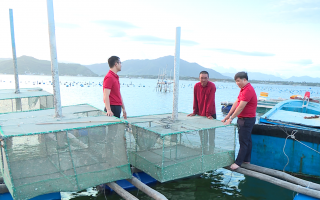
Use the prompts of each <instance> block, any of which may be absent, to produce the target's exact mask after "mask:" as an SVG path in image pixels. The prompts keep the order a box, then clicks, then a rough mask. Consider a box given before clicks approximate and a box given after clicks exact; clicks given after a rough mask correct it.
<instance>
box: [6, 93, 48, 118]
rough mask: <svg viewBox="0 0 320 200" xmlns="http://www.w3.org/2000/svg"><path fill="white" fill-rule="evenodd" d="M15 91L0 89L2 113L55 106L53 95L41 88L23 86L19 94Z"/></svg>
mask: <svg viewBox="0 0 320 200" xmlns="http://www.w3.org/2000/svg"><path fill="white" fill-rule="evenodd" d="M14 91H15V90H13V89H2V90H0V113H9V112H19V111H29V110H39V109H48V108H53V95H52V94H50V93H48V92H45V91H43V90H42V89H41V88H22V89H20V93H19V94H16V93H14Z"/></svg>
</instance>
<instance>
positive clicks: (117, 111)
mask: <svg viewBox="0 0 320 200" xmlns="http://www.w3.org/2000/svg"><path fill="white" fill-rule="evenodd" d="M110 108H111V111H112V112H113V115H114V116H116V117H118V118H120V114H121V110H122V108H121V106H118V105H117V106H114V105H110ZM104 112H107V109H106V108H104Z"/></svg>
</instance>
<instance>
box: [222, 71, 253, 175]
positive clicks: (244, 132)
mask: <svg viewBox="0 0 320 200" xmlns="http://www.w3.org/2000/svg"><path fill="white" fill-rule="evenodd" d="M234 80H235V81H236V83H237V85H238V87H239V88H241V90H240V93H239V96H238V98H237V100H236V101H235V102H234V104H233V105H232V108H231V109H230V111H229V113H228V115H227V116H226V117H225V118H224V119H223V120H222V122H224V124H225V125H228V124H230V123H231V122H232V120H233V119H234V118H236V117H238V121H237V124H238V133H239V143H240V149H239V153H238V156H237V159H236V161H235V163H233V164H232V165H231V166H230V168H231V169H232V170H235V169H237V168H239V166H241V164H242V163H243V162H244V163H250V160H251V149H252V140H251V132H252V129H253V126H254V124H255V121H256V110H257V104H258V100H257V95H256V92H255V91H254V89H253V87H252V86H251V84H250V83H249V82H248V74H247V73H246V72H238V73H237V74H236V75H235V76H234Z"/></svg>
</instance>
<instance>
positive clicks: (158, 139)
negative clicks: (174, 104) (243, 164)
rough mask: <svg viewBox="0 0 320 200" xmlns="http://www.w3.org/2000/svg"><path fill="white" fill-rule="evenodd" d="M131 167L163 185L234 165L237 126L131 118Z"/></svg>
mask: <svg viewBox="0 0 320 200" xmlns="http://www.w3.org/2000/svg"><path fill="white" fill-rule="evenodd" d="M128 122H129V123H130V129H129V130H128V131H127V132H126V135H127V136H126V137H127V148H128V151H129V160H130V163H131V164H132V165H133V166H135V167H137V168H138V169H140V170H142V171H144V172H146V173H148V174H149V175H151V176H152V177H153V178H155V179H157V180H158V181H160V182H165V181H170V180H175V179H178V178H184V177H188V176H192V175H196V174H200V173H204V172H206V171H209V170H214V169H217V168H220V167H224V166H228V165H231V164H232V163H233V162H234V157H235V133H236V129H235V126H234V125H228V126H225V125H223V123H222V122H221V121H218V120H209V119H207V118H206V117H201V116H194V117H187V115H186V114H185V113H179V120H177V121H176V122H173V121H172V120H171V114H163V115H151V116H140V117H132V118H128Z"/></svg>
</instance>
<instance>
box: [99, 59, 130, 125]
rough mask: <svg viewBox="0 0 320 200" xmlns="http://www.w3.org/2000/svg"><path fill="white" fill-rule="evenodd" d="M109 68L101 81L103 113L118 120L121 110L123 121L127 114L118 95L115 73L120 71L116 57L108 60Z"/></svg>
mask: <svg viewBox="0 0 320 200" xmlns="http://www.w3.org/2000/svg"><path fill="white" fill-rule="evenodd" d="M108 64H109V67H110V70H109V72H108V73H107V75H106V76H105V77H104V80H103V101H104V104H105V108H104V111H105V112H107V116H116V117H118V118H120V114H121V108H122V112H123V117H124V119H127V113H126V110H125V107H124V104H123V100H122V97H121V93H120V82H119V76H118V75H117V73H118V72H119V71H121V61H120V58H119V57H117V56H111V57H110V58H109V59H108Z"/></svg>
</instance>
